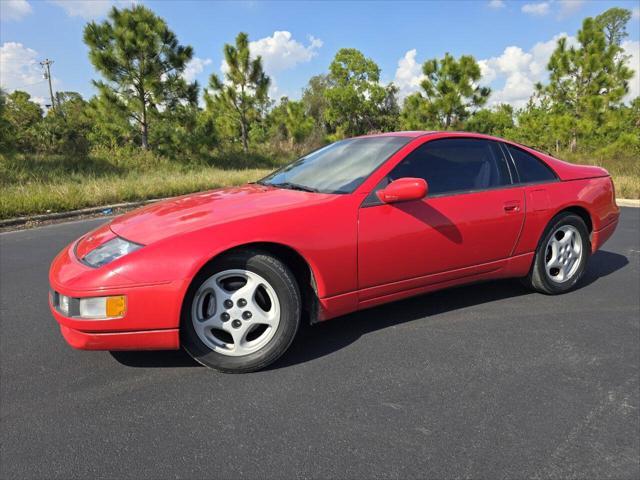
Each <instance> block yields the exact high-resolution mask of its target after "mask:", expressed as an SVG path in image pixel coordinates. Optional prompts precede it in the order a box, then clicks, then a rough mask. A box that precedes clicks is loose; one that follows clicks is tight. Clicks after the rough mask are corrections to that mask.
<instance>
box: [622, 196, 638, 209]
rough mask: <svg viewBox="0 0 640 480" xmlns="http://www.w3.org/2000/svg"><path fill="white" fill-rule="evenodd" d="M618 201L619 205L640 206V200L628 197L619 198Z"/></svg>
mask: <svg viewBox="0 0 640 480" xmlns="http://www.w3.org/2000/svg"><path fill="white" fill-rule="evenodd" d="M616 203H617V204H618V206H619V207H640V200H629V199H626V198H617V199H616Z"/></svg>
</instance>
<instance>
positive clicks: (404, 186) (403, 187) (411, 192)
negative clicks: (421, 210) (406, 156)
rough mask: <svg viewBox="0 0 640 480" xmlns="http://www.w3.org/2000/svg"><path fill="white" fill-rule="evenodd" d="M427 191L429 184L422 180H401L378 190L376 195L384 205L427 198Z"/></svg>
mask: <svg viewBox="0 0 640 480" xmlns="http://www.w3.org/2000/svg"><path fill="white" fill-rule="evenodd" d="M427 190H428V187H427V182H425V181H424V179H422V178H399V179H398V180H395V181H393V182H391V183H390V184H389V185H387V187H386V188H383V189H382V190H378V191H377V192H376V195H377V196H378V198H379V199H380V201H381V202H384V203H396V202H408V201H411V200H420V199H422V198H424V197H426V196H427Z"/></svg>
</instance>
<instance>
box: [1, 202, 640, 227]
mask: <svg viewBox="0 0 640 480" xmlns="http://www.w3.org/2000/svg"><path fill="white" fill-rule="evenodd" d="M160 200H166V199H165V198H154V199H151V200H143V201H140V202H126V203H114V204H113V205H103V206H101V207H90V208H82V209H80V210H69V211H68V212H54V213H43V214H41V215H31V216H26V217H15V218H8V219H6V220H0V229H2V228H7V227H17V226H20V225H25V224H27V223H32V222H48V221H53V220H63V219H67V218H75V217H82V216H86V215H95V214H97V213H101V212H104V211H105V210H112V211H113V210H119V209H125V210H128V209H131V208H135V207H140V206H142V205H146V204H148V203H153V202H159V201H160ZM616 203H617V204H618V206H620V207H636V208H640V199H638V200H630V199H626V198H618V199H616Z"/></svg>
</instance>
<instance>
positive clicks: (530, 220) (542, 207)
mask: <svg viewBox="0 0 640 480" xmlns="http://www.w3.org/2000/svg"><path fill="white" fill-rule="evenodd" d="M525 202H526V207H525V208H526V217H525V223H524V228H523V231H522V235H521V237H520V241H519V242H518V245H517V246H516V250H515V252H514V254H515V255H519V254H522V253H527V252H532V251H534V250H535V249H536V248H537V246H538V242H539V241H540V238H541V236H542V234H543V232H544V230H545V228H546V226H547V225H548V223H549V222H550V221H551V219H552V218H553V217H554V216H556V215H557V214H558V213H560V212H561V211H563V210H566V209H569V208H572V207H581V208H583V209H585V210H586V211H587V212H588V213H589V217H590V219H591V223H592V227H593V228H592V230H593V231H598V230H601V229H602V228H604V227H606V226H607V225H609V224H611V223H612V222H614V221H616V220H617V218H618V215H619V213H620V210H619V208H618V207H617V205H616V202H615V195H614V191H613V187H612V183H611V178H610V177H609V176H602V177H596V178H585V179H578V180H569V181H558V182H555V183H549V184H544V185H529V186H526V187H525Z"/></svg>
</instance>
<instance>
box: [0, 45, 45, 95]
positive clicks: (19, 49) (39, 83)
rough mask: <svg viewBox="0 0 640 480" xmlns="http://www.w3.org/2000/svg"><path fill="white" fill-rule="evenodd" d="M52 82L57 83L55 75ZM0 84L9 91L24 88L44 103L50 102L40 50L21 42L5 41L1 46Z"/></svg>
mask: <svg viewBox="0 0 640 480" xmlns="http://www.w3.org/2000/svg"><path fill="white" fill-rule="evenodd" d="M52 83H53V84H54V85H57V83H58V82H57V80H56V78H55V77H53V78H52ZM0 86H2V88H3V89H6V90H7V92H9V93H10V92H13V91H14V90H24V91H25V92H28V93H29V94H30V95H31V96H32V97H33V100H34V101H37V102H38V103H40V104H42V105H44V104H45V103H49V102H50V100H49V86H48V84H47V81H46V80H45V79H44V77H43V71H42V67H41V66H40V64H39V62H38V52H36V51H35V50H33V49H32V48H28V47H25V46H24V45H23V44H21V43H16V42H5V43H3V44H2V46H0ZM45 99H46V100H45Z"/></svg>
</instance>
